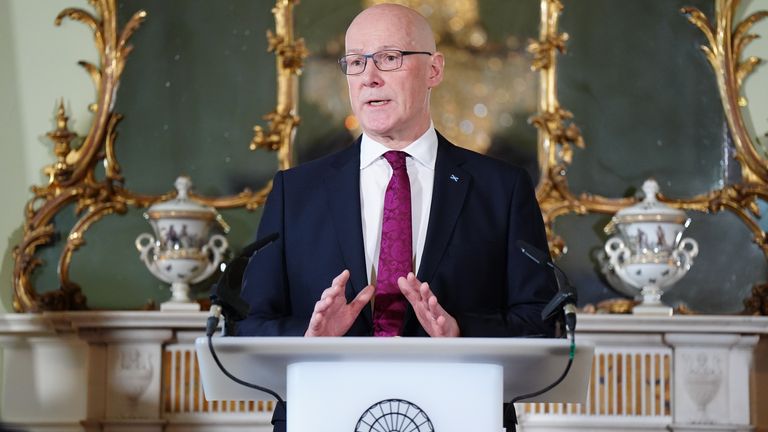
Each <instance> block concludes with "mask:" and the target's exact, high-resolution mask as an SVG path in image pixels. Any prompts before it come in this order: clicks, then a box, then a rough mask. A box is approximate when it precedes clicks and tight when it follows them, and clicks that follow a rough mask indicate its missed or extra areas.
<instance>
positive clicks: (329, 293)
mask: <svg viewBox="0 0 768 432" xmlns="http://www.w3.org/2000/svg"><path fill="white" fill-rule="evenodd" d="M338 291H339V288H338V287H337V286H331V287H330V288H326V289H324V290H323V293H322V294H320V300H325V299H327V298H328V297H334V296H336V294H337V292H338Z"/></svg>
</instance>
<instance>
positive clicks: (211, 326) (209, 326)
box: [205, 305, 285, 405]
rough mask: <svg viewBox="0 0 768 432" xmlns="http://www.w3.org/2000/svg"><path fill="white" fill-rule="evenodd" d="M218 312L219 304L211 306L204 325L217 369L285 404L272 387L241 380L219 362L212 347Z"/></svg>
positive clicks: (241, 383)
mask: <svg viewBox="0 0 768 432" xmlns="http://www.w3.org/2000/svg"><path fill="white" fill-rule="evenodd" d="M216 308H218V311H217V310H216ZM220 312H221V306H219V305H213V306H211V315H210V316H209V317H208V321H207V323H206V326H205V327H206V328H205V335H206V336H207V337H208V350H209V351H210V352H211V357H213V361H214V362H216V366H218V367H219V370H221V372H223V373H224V375H226V376H227V378H229V379H231V380H232V381H234V382H236V383H238V384H240V385H242V386H245V387H248V388H252V389H254V390H258V391H260V392H263V393H267V394H269V395H270V396H272V397H274V398H275V399H277V403H278V404H283V405H284V404H285V400H283V398H282V397H280V395H279V394H277V392H276V391H274V390H272V389H269V388H266V387H263V386H260V385H258V384H253V383H249V382H248V381H243V380H241V379H240V378H238V377H236V376H234V375H232V373H230V372H229V371H228V370H227V369H226V368H225V367H224V365H223V364H222V363H221V360H219V356H218V355H216V350H215V349H214V348H213V333H215V332H216V327H218V326H219V317H218V315H219V314H220Z"/></svg>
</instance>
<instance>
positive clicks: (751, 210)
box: [529, 0, 768, 256]
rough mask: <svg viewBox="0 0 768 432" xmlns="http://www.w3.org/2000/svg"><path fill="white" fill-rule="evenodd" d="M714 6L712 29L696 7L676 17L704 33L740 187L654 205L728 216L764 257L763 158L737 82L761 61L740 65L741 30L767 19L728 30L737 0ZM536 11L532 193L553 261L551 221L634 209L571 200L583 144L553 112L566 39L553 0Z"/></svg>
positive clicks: (557, 110) (565, 116)
mask: <svg viewBox="0 0 768 432" xmlns="http://www.w3.org/2000/svg"><path fill="white" fill-rule="evenodd" d="M714 1H715V2H716V15H717V16H716V17H715V24H714V26H713V25H712V24H710V23H709V21H708V19H707V17H706V16H705V15H704V14H703V13H702V12H701V11H699V10H698V9H695V8H683V9H682V12H683V13H685V14H686V16H687V17H688V19H689V20H690V21H691V22H692V23H693V24H695V25H696V26H697V27H698V28H699V29H700V30H701V31H702V32H703V33H704V34H705V36H706V38H707V41H708V43H709V45H708V46H703V47H702V50H703V52H704V53H705V55H706V57H707V59H708V61H709V63H710V64H711V65H712V67H713V69H714V72H715V74H716V76H717V83H718V87H719V91H720V95H721V99H722V103H723V108H724V110H725V115H726V118H727V119H728V125H729V126H730V130H731V134H732V136H733V139H734V142H735V145H736V153H737V155H736V158H737V160H738V161H739V163H740V164H741V167H742V173H743V182H742V183H738V184H733V185H727V186H725V187H724V188H722V189H720V190H715V191H711V192H709V193H707V194H702V195H699V196H695V197H692V198H690V199H675V200H672V199H668V198H665V197H663V196H660V197H659V199H660V200H661V201H664V202H666V203H667V204H669V205H671V206H673V207H677V208H681V209H687V210H696V211H700V212H707V213H715V212H720V211H722V210H729V211H731V212H733V213H734V214H736V215H737V216H738V217H739V219H740V220H741V221H742V222H743V223H744V224H745V225H746V226H747V228H748V229H749V230H750V231H751V232H752V234H753V238H754V242H755V243H756V244H757V245H758V246H759V247H760V248H761V249H762V251H763V253H764V254H765V255H766V256H768V235H766V232H765V231H763V230H762V228H761V227H760V225H759V224H758V223H757V221H756V220H755V218H759V217H760V210H759V208H758V204H757V198H761V199H763V200H768V160H766V158H765V156H764V155H762V154H761V153H760V152H759V151H758V149H757V146H756V145H755V143H754V142H753V141H752V140H751V139H750V137H749V133H748V132H747V130H746V127H745V125H744V121H743V117H742V112H741V106H743V98H741V96H740V91H741V83H742V81H743V80H744V78H745V77H746V76H747V75H749V73H751V72H752V71H753V70H754V68H755V66H757V65H758V64H759V63H760V60H759V59H757V58H754V57H750V58H748V59H746V60H744V61H741V60H740V58H741V55H742V53H743V50H744V48H745V47H746V46H747V44H749V42H751V41H752V40H754V39H755V38H757V36H756V35H753V34H748V31H749V29H750V28H751V27H752V26H753V25H754V24H755V23H756V22H758V21H759V20H761V19H763V18H765V17H766V16H768V11H761V12H757V13H755V14H752V15H751V16H749V17H747V18H746V19H745V20H744V21H742V22H741V23H739V24H738V25H736V29H735V30H733V24H732V23H733V20H734V15H735V12H736V8H737V6H738V3H739V2H738V0H714ZM541 5H542V13H541V32H540V39H539V41H535V42H533V43H531V44H530V45H529V51H531V52H532V53H533V54H534V60H533V68H534V69H536V70H539V72H540V81H541V93H540V103H539V114H538V115H537V116H535V117H534V118H532V119H531V122H532V123H533V124H534V125H535V126H536V127H537V128H538V129H539V166H540V168H541V178H540V181H539V184H538V186H537V191H536V194H537V197H538V199H539V203H540V205H541V209H542V213H543V215H544V222H545V224H546V227H547V234H548V237H549V242H550V250H551V252H552V254H553V255H554V256H559V255H561V254H562V253H563V252H564V251H565V250H566V244H565V241H564V240H563V239H562V238H561V237H560V236H558V235H557V233H556V232H555V231H554V229H553V223H554V221H555V219H556V218H557V217H559V216H562V215H565V214H569V213H576V214H586V213H602V214H613V213H615V212H617V211H618V210H620V209H622V208H624V207H627V206H630V205H633V204H634V203H635V202H637V200H636V199H635V198H619V199H612V198H606V197H601V196H597V195H592V194H587V193H583V194H580V195H579V196H575V195H574V194H573V193H572V192H571V191H570V189H569V187H568V179H567V169H568V166H569V165H570V162H571V158H572V156H573V147H574V146H576V147H583V146H584V141H583V139H582V137H581V133H580V132H579V129H578V127H576V125H575V123H574V122H573V115H572V114H571V113H570V112H569V111H567V110H565V109H563V108H562V107H560V105H559V102H558V100H557V80H556V73H555V71H556V66H557V54H558V53H563V52H565V49H566V47H565V42H566V41H567V40H568V36H567V35H565V34H561V33H558V31H557V22H558V18H559V16H560V14H561V13H562V10H563V5H562V3H561V2H560V1H559V0H542V2H541Z"/></svg>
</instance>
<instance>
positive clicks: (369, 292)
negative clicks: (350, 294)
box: [349, 285, 376, 315]
mask: <svg viewBox="0 0 768 432" xmlns="http://www.w3.org/2000/svg"><path fill="white" fill-rule="evenodd" d="M375 291H376V289H375V288H374V287H373V285H368V286H367V287H365V288H363V290H362V291H360V292H359V293H358V294H357V296H355V298H354V299H353V300H352V301H351V302H350V303H349V306H350V307H351V308H352V311H354V312H355V315H357V314H358V313H360V311H361V310H362V309H363V308H364V307H365V305H367V304H368V302H370V301H371V297H373V293H374V292H375Z"/></svg>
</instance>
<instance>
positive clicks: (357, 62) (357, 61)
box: [347, 58, 363, 67]
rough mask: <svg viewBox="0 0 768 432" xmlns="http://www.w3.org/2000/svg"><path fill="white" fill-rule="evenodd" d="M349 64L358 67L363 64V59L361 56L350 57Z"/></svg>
mask: <svg viewBox="0 0 768 432" xmlns="http://www.w3.org/2000/svg"><path fill="white" fill-rule="evenodd" d="M347 64H349V65H350V66H353V67H358V66H362V65H363V60H362V59H359V58H354V59H350V60H348V61H347Z"/></svg>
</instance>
